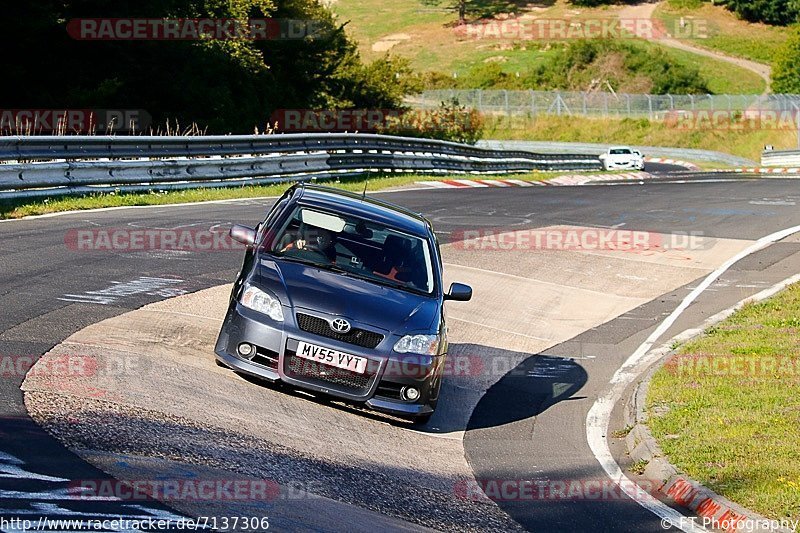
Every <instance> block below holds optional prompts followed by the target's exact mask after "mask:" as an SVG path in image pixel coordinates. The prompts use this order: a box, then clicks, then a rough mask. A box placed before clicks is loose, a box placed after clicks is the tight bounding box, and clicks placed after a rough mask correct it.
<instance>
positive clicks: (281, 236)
mask: <svg viewBox="0 0 800 533" xmlns="http://www.w3.org/2000/svg"><path fill="white" fill-rule="evenodd" d="M265 244H267V246H268V248H267V249H266V250H265V251H266V252H268V253H270V254H271V255H274V256H277V257H281V258H283V259H286V260H290V261H298V262H303V263H308V264H312V265H314V266H316V267H319V268H322V269H326V270H332V271H336V272H339V273H341V274H344V275H348V276H353V277H358V278H361V279H365V280H368V281H372V282H374V283H378V284H381V285H388V286H390V287H395V288H399V289H403V290H408V291H412V292H419V293H425V294H431V293H432V292H433V289H434V278H433V269H432V267H431V252H430V248H429V246H428V243H427V241H426V240H425V239H422V238H419V237H415V236H413V235H408V234H405V233H402V232H400V231H397V230H395V229H392V228H390V227H387V226H384V225H382V224H379V223H376V222H373V221H367V220H362V219H360V218H356V217H352V216H347V215H338V214H331V213H327V212H324V211H320V210H317V209H311V208H308V207H302V206H301V207H298V208H297V209H296V210H295V212H294V213H293V215H292V216H291V217H290V218H289V219H288V220H287V221H286V222H285V223H284V224H283V226H282V227H281V228H280V229H279V230H278V232H277V234H276V235H275V238H274V239H272V240H271V241H270V242H269V243H265Z"/></svg>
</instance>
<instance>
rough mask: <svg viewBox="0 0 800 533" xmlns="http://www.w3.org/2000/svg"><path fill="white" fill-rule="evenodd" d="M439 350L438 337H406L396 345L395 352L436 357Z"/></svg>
mask: <svg viewBox="0 0 800 533" xmlns="http://www.w3.org/2000/svg"><path fill="white" fill-rule="evenodd" d="M438 348H439V336H438V335H406V336H405V337H403V338H402V339H400V340H399V341H397V342H396V343H395V345H394V351H395V352H397V353H416V354H420V355H436V351H437V350H438Z"/></svg>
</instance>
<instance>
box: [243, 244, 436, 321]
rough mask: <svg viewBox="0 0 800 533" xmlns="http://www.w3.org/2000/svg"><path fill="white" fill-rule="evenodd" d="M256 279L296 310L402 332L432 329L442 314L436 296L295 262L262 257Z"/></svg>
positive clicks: (256, 281) (255, 281)
mask: <svg viewBox="0 0 800 533" xmlns="http://www.w3.org/2000/svg"><path fill="white" fill-rule="evenodd" d="M252 282H253V283H254V284H255V285H257V286H259V287H263V288H267V289H269V290H271V291H272V292H274V293H275V295H276V296H277V297H278V298H279V299H280V300H281V303H282V304H283V305H285V306H289V307H291V308H292V310H293V311H302V310H308V311H316V312H320V313H325V314H328V315H335V316H341V317H344V318H347V319H349V320H352V321H354V322H360V323H362V324H368V325H370V326H373V327H376V328H380V329H384V330H387V331H392V332H394V333H397V334H404V333H407V332H421V331H430V330H431V328H432V327H433V325H434V321H435V319H436V317H437V316H438V313H439V302H438V300H437V299H436V298H435V297H425V296H421V295H417V294H412V293H409V292H406V291H402V290H399V289H393V288H391V287H385V286H382V285H378V284H375V283H370V282H368V281H365V280H361V279H357V278H353V277H348V276H344V275H342V274H339V273H336V272H330V271H327V270H323V269H319V268H315V267H313V266H309V265H304V264H301V263H294V262H291V261H273V260H271V259H261V260H260V262H259V266H258V272H257V276H256V277H254V278H253V280H252Z"/></svg>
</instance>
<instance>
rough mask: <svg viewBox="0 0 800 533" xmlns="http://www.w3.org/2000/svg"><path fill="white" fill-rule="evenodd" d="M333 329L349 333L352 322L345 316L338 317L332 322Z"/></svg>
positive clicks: (337, 331)
mask: <svg viewBox="0 0 800 533" xmlns="http://www.w3.org/2000/svg"><path fill="white" fill-rule="evenodd" d="M331 329H332V330H333V331H335V332H336V333H347V332H348V331H350V322H348V321H347V320H345V319H344V318H336V319H334V320H333V321H332V322H331Z"/></svg>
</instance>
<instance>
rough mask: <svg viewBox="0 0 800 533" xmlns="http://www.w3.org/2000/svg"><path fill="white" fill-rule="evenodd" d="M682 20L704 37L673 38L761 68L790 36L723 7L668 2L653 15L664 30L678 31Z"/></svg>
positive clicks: (681, 0)
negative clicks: (754, 63) (699, 29)
mask: <svg viewBox="0 0 800 533" xmlns="http://www.w3.org/2000/svg"><path fill="white" fill-rule="evenodd" d="M681 17H683V18H684V21H686V22H687V27H696V28H705V30H706V31H705V32H703V33H704V34H705V36H702V35H701V32H700V31H697V32H688V31H687V35H686V36H685V37H684V36H679V35H675V37H676V38H678V39H680V40H686V41H688V42H690V43H691V44H693V45H695V46H700V47H703V48H708V49H711V50H717V51H719V52H722V53H724V54H727V55H730V56H734V57H743V58H745V59H750V60H752V61H757V62H759V63H764V64H770V63H772V59H773V58H774V57H775V54H776V53H777V51H778V49H779V48H780V47H781V45H782V44H783V43H784V42H785V41H786V39H787V37H788V36H789V32H790V30H789V28H782V27H778V26H770V25H767V24H754V23H749V22H745V21H742V20H739V19H738V18H737V17H736V15H734V14H733V13H731V12H730V11H728V10H727V9H725V8H724V7H723V6H719V5H711V4H708V3H700V2H697V3H695V2H686V1H685V0H678V1H671V2H666V3H663V4H661V5H660V6H659V7H658V8H657V9H656V12H655V18H657V19H659V20H661V21H663V22H664V25H665V26H666V27H667V28H676V27H679V26H678V23H679V21H680V18H681ZM698 21H699V22H698ZM690 24H692V25H693V26H689V25H690ZM693 33H697V35H693ZM756 43H758V44H756Z"/></svg>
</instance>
